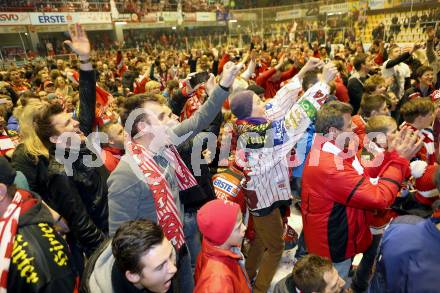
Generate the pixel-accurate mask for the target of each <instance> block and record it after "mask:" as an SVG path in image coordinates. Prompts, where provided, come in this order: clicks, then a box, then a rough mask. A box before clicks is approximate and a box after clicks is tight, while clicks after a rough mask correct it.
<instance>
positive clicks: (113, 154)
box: [101, 147, 124, 173]
mask: <svg viewBox="0 0 440 293" xmlns="http://www.w3.org/2000/svg"><path fill="white" fill-rule="evenodd" d="M123 154H124V150H123V149H122V150H121V149H118V148H113V147H103V148H102V151H101V158H102V160H103V161H104V166H105V168H106V169H107V170H108V171H109V172H110V173H111V172H113V170H115V169H116V167H117V166H118V164H119V161H120V160H121V157H122V155H123Z"/></svg>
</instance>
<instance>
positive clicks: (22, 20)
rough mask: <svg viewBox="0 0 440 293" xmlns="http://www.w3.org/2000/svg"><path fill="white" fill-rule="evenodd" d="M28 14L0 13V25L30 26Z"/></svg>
mask: <svg viewBox="0 0 440 293" xmlns="http://www.w3.org/2000/svg"><path fill="white" fill-rule="evenodd" d="M30 23H31V21H30V19H29V13H21V12H2V13H0V25H23V24H30Z"/></svg>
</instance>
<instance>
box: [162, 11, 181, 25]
mask: <svg viewBox="0 0 440 293" xmlns="http://www.w3.org/2000/svg"><path fill="white" fill-rule="evenodd" d="M178 18H179V13H178V12H176V11H163V12H159V13H158V21H164V22H177V19H178Z"/></svg>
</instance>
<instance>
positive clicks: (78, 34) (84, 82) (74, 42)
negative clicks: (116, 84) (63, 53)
mask: <svg viewBox="0 0 440 293" xmlns="http://www.w3.org/2000/svg"><path fill="white" fill-rule="evenodd" d="M69 34H70V38H71V41H69V40H68V41H65V42H64V43H65V44H66V45H68V46H69V47H70V48H71V49H72V51H73V52H75V53H76V54H78V55H79V60H80V74H79V101H80V102H79V117H78V120H79V123H80V126H79V127H80V129H81V131H82V132H83V133H84V135H86V136H87V135H89V134H90V133H91V132H92V131H93V122H94V120H95V107H96V77H95V72H94V70H93V66H92V64H91V63H90V42H89V39H88V38H87V35H86V32H85V30H84V28H83V27H82V26H81V25H80V24H79V23H77V24H74V25H71V26H69Z"/></svg>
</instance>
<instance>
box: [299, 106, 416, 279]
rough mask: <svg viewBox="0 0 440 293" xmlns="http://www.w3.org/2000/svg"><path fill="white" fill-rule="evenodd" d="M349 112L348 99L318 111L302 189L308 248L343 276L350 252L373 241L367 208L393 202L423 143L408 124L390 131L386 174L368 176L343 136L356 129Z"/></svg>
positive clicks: (387, 204) (364, 249)
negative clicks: (331, 262)
mask: <svg viewBox="0 0 440 293" xmlns="http://www.w3.org/2000/svg"><path fill="white" fill-rule="evenodd" d="M351 111H352V107H351V106H350V105H349V104H345V103H341V102H336V101H335V102H331V103H329V104H327V105H325V106H324V107H322V109H321V110H320V111H319V112H318V115H317V120H316V133H317V136H316V137H315V141H314V144H313V146H312V150H311V152H310V153H309V156H308V158H307V162H306V167H305V169H304V173H303V182H302V184H303V185H302V194H301V198H302V206H301V210H302V219H303V224H304V237H305V242H306V246H307V249H308V251H309V252H310V253H314V254H317V255H319V256H323V257H327V258H329V259H331V260H332V261H333V263H334V265H335V267H336V269H337V270H338V272H339V274H340V275H341V277H343V278H345V277H347V276H348V271H349V269H350V266H351V259H352V257H354V256H355V255H356V254H358V253H362V252H364V251H366V250H367V248H368V247H369V246H370V243H371V240H372V236H371V233H370V230H369V227H368V223H367V221H366V216H367V210H369V209H383V208H386V207H388V206H390V205H391V204H392V203H393V201H394V199H395V197H396V195H397V193H398V191H399V189H400V184H401V182H402V181H403V180H404V178H405V176H406V175H407V174H408V167H409V161H408V159H409V158H411V157H412V156H413V155H414V154H415V153H416V152H417V151H418V150H419V149H420V147H421V145H422V141H421V140H420V139H419V138H418V135H417V132H414V131H413V130H410V129H405V130H401V131H400V132H398V133H397V134H395V135H394V136H392V138H391V139H390V140H389V141H388V152H386V153H385V155H384V158H385V159H384V160H385V161H384V163H383V164H384V168H383V171H382V176H381V177H380V178H379V179H378V180H376V181H370V178H369V177H368V176H367V175H366V174H365V173H364V170H363V168H362V166H361V164H360V163H359V161H358V159H357V158H356V156H353V155H354V153H355V152H353V155H352V156H348V153H346V152H344V150H345V149H347V147H346V139H345V138H346V137H347V134H348V135H350V134H351V135H352V134H353V133H352V132H351V127H352V125H351V124H352V122H351V115H350V114H351ZM344 135H345V138H344ZM341 138H342V139H341Z"/></svg>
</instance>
